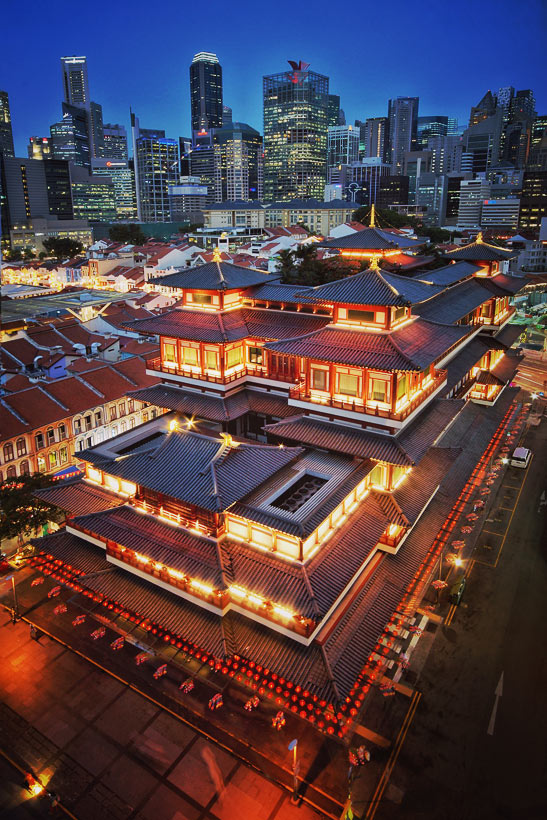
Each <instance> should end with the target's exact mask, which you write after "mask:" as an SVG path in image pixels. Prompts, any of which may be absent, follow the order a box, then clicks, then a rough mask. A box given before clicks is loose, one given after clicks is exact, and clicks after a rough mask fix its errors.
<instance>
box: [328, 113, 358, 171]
mask: <svg viewBox="0 0 547 820" xmlns="http://www.w3.org/2000/svg"><path fill="white" fill-rule="evenodd" d="M358 159H359V129H358V128H355V127H354V126H353V125H333V126H329V128H328V130H327V173H328V175H329V182H330V181H331V180H330V170H331V169H333V168H337V167H338V166H339V165H350V164H351V163H352V162H357V161H358Z"/></svg>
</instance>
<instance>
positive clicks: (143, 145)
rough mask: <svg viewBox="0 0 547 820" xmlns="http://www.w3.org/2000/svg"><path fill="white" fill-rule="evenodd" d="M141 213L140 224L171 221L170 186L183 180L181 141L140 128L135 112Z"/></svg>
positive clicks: (138, 206) (132, 127)
mask: <svg viewBox="0 0 547 820" xmlns="http://www.w3.org/2000/svg"><path fill="white" fill-rule="evenodd" d="M131 134H132V141H133V158H134V163H135V189H136V192H137V213H138V219H139V221H140V222H169V220H170V209H169V186H170V185H175V184H176V183H177V182H178V178H179V146H178V141H177V140H173V139H167V138H166V137H165V131H161V130H153V129H149V128H140V126H139V119H138V117H136V116H135V114H133V112H131Z"/></svg>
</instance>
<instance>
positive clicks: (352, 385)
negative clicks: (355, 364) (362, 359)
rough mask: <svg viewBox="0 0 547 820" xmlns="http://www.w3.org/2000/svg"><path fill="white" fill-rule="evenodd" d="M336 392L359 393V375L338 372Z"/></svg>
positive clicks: (350, 394)
mask: <svg viewBox="0 0 547 820" xmlns="http://www.w3.org/2000/svg"><path fill="white" fill-rule="evenodd" d="M338 392H339V393H343V394H344V395H345V396H357V395H358V394H359V376H352V375H351V374H348V373H340V375H339V376H338Z"/></svg>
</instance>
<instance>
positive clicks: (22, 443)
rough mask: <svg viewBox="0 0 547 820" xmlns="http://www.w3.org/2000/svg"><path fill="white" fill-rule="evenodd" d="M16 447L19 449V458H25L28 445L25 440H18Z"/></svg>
mask: <svg viewBox="0 0 547 820" xmlns="http://www.w3.org/2000/svg"><path fill="white" fill-rule="evenodd" d="M16 447H17V457H18V458H19V456H24V455H25V453H26V452H27V443H26V441H25V439H24V438H18V439H17V444H16Z"/></svg>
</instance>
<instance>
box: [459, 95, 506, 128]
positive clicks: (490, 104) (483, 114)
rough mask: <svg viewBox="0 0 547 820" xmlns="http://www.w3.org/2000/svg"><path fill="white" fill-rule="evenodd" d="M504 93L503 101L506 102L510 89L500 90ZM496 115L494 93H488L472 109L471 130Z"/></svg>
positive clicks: (470, 117)
mask: <svg viewBox="0 0 547 820" xmlns="http://www.w3.org/2000/svg"><path fill="white" fill-rule="evenodd" d="M511 90H512V89H511ZM502 91H503V92H504V93H503V95H502V99H503V100H504V101H505V100H506V97H507V93H506V92H508V91H509V89H500V92H502ZM495 113H496V100H495V98H494V96H493V94H492V92H491V91H487V92H486V94H485V95H484V97H483V98H482V99H481V100H480V101H479V103H478V104H477V105H474V106H472V107H471V113H470V114H469V127H470V128H471V127H472V126H473V125H477V123H479V122H482V120H485V119H487V117H492V116H493V115H494V114H495Z"/></svg>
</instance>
